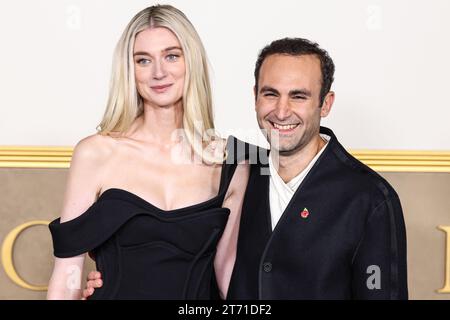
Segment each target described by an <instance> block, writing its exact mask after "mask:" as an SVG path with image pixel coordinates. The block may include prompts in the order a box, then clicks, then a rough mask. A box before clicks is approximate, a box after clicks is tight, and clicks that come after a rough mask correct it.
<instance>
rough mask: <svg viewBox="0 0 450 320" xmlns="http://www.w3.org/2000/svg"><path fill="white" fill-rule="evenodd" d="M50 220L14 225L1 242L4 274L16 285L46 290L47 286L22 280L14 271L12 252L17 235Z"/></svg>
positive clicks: (45, 224)
mask: <svg viewBox="0 0 450 320" xmlns="http://www.w3.org/2000/svg"><path fill="white" fill-rule="evenodd" d="M49 223H50V221H45V220H35V221H30V222H26V223H23V224H21V225H20V226H17V227H15V228H14V229H13V230H11V232H10V233H8V235H7V236H6V237H5V240H4V241H3V244H2V262H3V268H4V269H5V272H6V275H7V276H8V277H9V278H10V279H11V280H12V281H13V282H14V283H15V284H17V285H18V286H20V287H22V288H25V289H29V290H33V291H45V290H47V286H36V285H32V284H29V283H27V282H26V281H25V280H23V279H22V278H21V277H20V276H19V274H18V273H17V271H16V268H15V267H14V262H13V253H14V243H15V242H16V239H17V237H18V236H19V235H20V234H21V233H22V232H23V231H24V230H25V229H28V228H30V227H33V226H39V225H44V226H47V225H48V224H49Z"/></svg>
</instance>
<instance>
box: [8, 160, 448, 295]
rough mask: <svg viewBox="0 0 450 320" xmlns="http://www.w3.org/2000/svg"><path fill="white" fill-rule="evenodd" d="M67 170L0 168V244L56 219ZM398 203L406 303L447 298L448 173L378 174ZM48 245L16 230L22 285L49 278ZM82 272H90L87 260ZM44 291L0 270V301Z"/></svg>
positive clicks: (41, 232)
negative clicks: (22, 227)
mask: <svg viewBox="0 0 450 320" xmlns="http://www.w3.org/2000/svg"><path fill="white" fill-rule="evenodd" d="M66 175H67V169H8V168H0V182H1V183H0V203H1V206H0V221H1V222H0V241H1V242H2V243H3V240H4V238H5V237H6V235H7V234H8V233H9V232H10V231H11V230H12V229H14V228H15V227H17V226H19V225H21V224H23V223H25V222H28V221H32V220H48V221H50V220H53V219H54V218H56V217H57V216H58V215H59V211H60V208H61V205H62V196H63V191H64V186H65V180H66ZM383 176H384V177H386V178H387V180H388V181H390V183H391V184H392V185H393V186H394V188H395V189H396V190H397V192H398V193H399V195H400V199H401V201H402V205H403V210H404V215H405V220H406V227H407V235H408V271H409V290H410V298H411V299H450V294H438V293H437V292H436V291H437V290H438V289H440V288H442V287H443V285H444V274H445V240H446V237H445V233H444V232H442V231H440V230H438V229H437V226H439V225H443V226H450V197H449V194H450V192H449V191H450V174H448V173H383ZM52 261H53V255H52V243H51V238H50V233H49V231H48V228H47V227H44V226H36V227H31V228H29V229H26V230H25V231H24V232H22V233H21V234H20V235H19V236H18V238H17V240H16V241H15V245H14V265H15V268H16V270H17V273H18V274H19V275H20V277H21V278H22V279H24V280H25V281H26V282H29V283H30V284H33V285H43V284H46V283H47V282H48V279H49V277H50V274H51V270H52V264H53V262H52ZM88 261H89V263H88V264H87V265H86V268H85V271H86V270H91V269H92V270H93V269H94V264H93V262H92V261H91V260H90V259H88ZM45 295H46V292H43V291H40V292H39V291H32V290H29V289H24V288H21V287H20V286H18V285H16V284H15V283H14V282H13V281H12V280H11V279H10V278H9V277H8V276H7V275H6V273H5V270H4V268H3V261H2V265H1V270H0V299H44V298H45Z"/></svg>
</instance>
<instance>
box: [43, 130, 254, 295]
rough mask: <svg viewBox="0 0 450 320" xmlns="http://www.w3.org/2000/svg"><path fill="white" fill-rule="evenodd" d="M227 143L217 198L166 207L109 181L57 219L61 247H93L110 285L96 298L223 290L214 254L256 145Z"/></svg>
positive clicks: (78, 250)
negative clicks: (239, 171)
mask: <svg viewBox="0 0 450 320" xmlns="http://www.w3.org/2000/svg"><path fill="white" fill-rule="evenodd" d="M242 146H243V147H242ZM239 150H241V152H235V151H239ZM242 150H244V151H243V152H242ZM227 151H228V155H227V159H226V161H224V163H223V165H222V173H221V178H220V187H219V192H218V194H217V196H215V197H214V198H212V199H209V200H207V201H205V202H202V203H198V204H195V205H192V206H188V207H184V208H180V209H175V210H170V211H166V210H162V209H159V208H157V207H156V206H154V205H152V204H151V203H149V202H148V201H146V200H144V199H142V198H141V197H139V196H137V195H135V194H134V193H131V192H129V191H126V190H123V189H119V188H111V189H107V190H106V191H104V192H103V193H102V194H101V195H100V197H99V198H98V199H97V201H96V202H95V203H93V204H92V205H91V206H90V207H89V208H88V209H87V210H86V211H85V212H84V213H83V214H81V215H80V216H79V217H77V218H75V219H73V220H70V221H67V222H64V223H61V222H60V219H59V218H58V219H56V220H54V221H52V222H51V223H50V226H49V228H50V231H51V234H52V238H53V246H54V255H55V256H56V257H60V258H67V257H73V256H77V255H80V254H82V253H86V252H92V253H93V255H94V256H95V261H96V266H97V270H98V271H100V272H101V274H102V279H103V286H102V287H101V288H99V289H96V290H95V292H94V294H93V295H92V296H91V298H90V299H211V298H217V297H218V295H217V286H216V284H215V276H214V268H213V261H214V256H215V252H216V246H217V243H218V241H219V239H220V237H221V235H222V233H223V230H224V228H225V225H226V223H227V220H228V215H229V213H230V210H229V209H228V208H223V207H222V203H223V200H224V197H225V194H226V191H227V189H228V186H229V184H230V182H231V179H232V177H233V174H234V172H235V170H236V167H237V162H238V161H240V160H242V158H243V157H246V156H247V154H248V153H247V151H248V145H247V144H245V143H243V142H241V141H239V140H238V139H236V138H234V137H232V136H230V138H229V139H228V142H227Z"/></svg>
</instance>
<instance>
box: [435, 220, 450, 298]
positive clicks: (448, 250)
mask: <svg viewBox="0 0 450 320" xmlns="http://www.w3.org/2000/svg"><path fill="white" fill-rule="evenodd" d="M438 229H439V230H442V231H444V232H445V240H446V241H445V269H444V270H445V276H444V279H445V280H444V287H443V288H442V289H439V290H438V291H437V292H438V293H450V226H439V227H438Z"/></svg>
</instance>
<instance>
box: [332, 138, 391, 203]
mask: <svg viewBox="0 0 450 320" xmlns="http://www.w3.org/2000/svg"><path fill="white" fill-rule="evenodd" d="M332 152H333V155H334V157H335V158H336V160H337V161H338V163H339V165H338V166H337V167H336V168H338V169H337V170H339V171H340V173H341V174H340V176H341V178H342V177H343V178H344V181H346V182H347V183H349V184H350V185H352V186H353V187H354V188H355V189H356V190H357V192H358V193H370V194H371V195H372V196H373V197H377V198H379V199H380V201H382V200H385V199H387V198H392V197H398V195H397V193H396V191H395V189H394V188H393V187H392V186H391V184H390V183H389V182H388V181H387V180H386V179H385V178H384V177H383V176H381V175H380V174H379V173H378V172H376V171H375V170H373V169H372V168H370V167H369V166H368V165H366V164H365V163H363V162H361V161H360V160H359V159H357V158H356V157H355V156H353V155H352V154H350V153H349V152H348V151H347V150H345V149H344V147H342V145H340V144H337V145H335V146H334V148H333V150H332Z"/></svg>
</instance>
